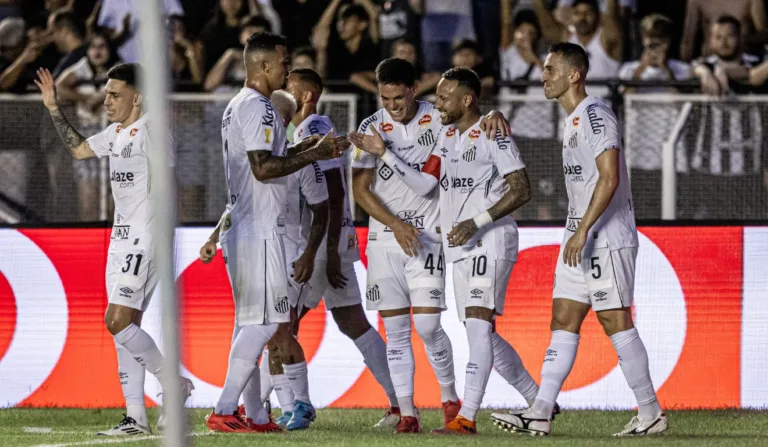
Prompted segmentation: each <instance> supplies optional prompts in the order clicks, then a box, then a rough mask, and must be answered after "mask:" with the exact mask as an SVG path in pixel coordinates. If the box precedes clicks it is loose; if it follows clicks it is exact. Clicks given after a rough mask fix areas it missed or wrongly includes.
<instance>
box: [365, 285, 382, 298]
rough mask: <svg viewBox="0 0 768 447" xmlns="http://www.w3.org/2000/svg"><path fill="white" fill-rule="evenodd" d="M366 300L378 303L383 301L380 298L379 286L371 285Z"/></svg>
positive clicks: (366, 292) (366, 293)
mask: <svg viewBox="0 0 768 447" xmlns="http://www.w3.org/2000/svg"><path fill="white" fill-rule="evenodd" d="M365 299H367V300H368V301H371V302H373V301H378V300H380V299H381V296H379V285H378V284H374V285H369V286H368V290H366V291H365Z"/></svg>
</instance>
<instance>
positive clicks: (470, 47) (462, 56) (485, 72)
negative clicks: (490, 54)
mask: <svg viewBox="0 0 768 447" xmlns="http://www.w3.org/2000/svg"><path fill="white" fill-rule="evenodd" d="M451 65H452V66H454V67H460V68H469V69H471V70H473V71H474V72H475V73H477V76H478V77H479V78H480V82H481V83H482V87H483V90H482V93H481V96H482V97H483V98H489V97H490V96H491V95H493V88H494V83H495V81H494V76H493V69H492V68H491V66H490V64H489V63H488V62H486V61H485V60H483V55H482V53H481V52H480V47H479V46H478V45H477V42H475V41H474V40H468V39H465V40H461V41H459V42H457V43H456V45H454V47H453V51H452V53H451Z"/></svg>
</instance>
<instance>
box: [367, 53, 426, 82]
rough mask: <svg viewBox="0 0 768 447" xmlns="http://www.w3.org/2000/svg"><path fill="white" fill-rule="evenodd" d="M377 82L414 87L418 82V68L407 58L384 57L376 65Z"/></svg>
mask: <svg viewBox="0 0 768 447" xmlns="http://www.w3.org/2000/svg"><path fill="white" fill-rule="evenodd" d="M376 83H377V84H403V85H405V86H406V87H413V86H414V85H415V84H416V68H415V67H414V66H413V64H411V63H410V62H408V61H407V60H405V59H398V58H396V57H390V58H389V59H384V60H383V61H381V62H379V65H378V66H376Z"/></svg>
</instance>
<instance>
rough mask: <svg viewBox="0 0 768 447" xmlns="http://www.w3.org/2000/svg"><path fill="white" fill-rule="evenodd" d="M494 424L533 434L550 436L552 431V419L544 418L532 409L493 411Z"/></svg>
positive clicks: (509, 429) (506, 428)
mask: <svg viewBox="0 0 768 447" xmlns="http://www.w3.org/2000/svg"><path fill="white" fill-rule="evenodd" d="M491 420H492V421H493V424H494V425H496V426H497V427H499V428H501V429H502V430H506V431H512V432H517V433H528V434H530V435H533V436H548V435H549V434H550V433H552V420H551V419H542V418H539V417H537V416H536V415H534V414H532V413H531V412H530V411H525V412H523V413H492V414H491Z"/></svg>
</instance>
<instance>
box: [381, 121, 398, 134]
mask: <svg viewBox="0 0 768 447" xmlns="http://www.w3.org/2000/svg"><path fill="white" fill-rule="evenodd" d="M394 128H395V126H393V125H392V123H381V124H380V125H379V130H380V131H382V132H391V131H392V129H394Z"/></svg>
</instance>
